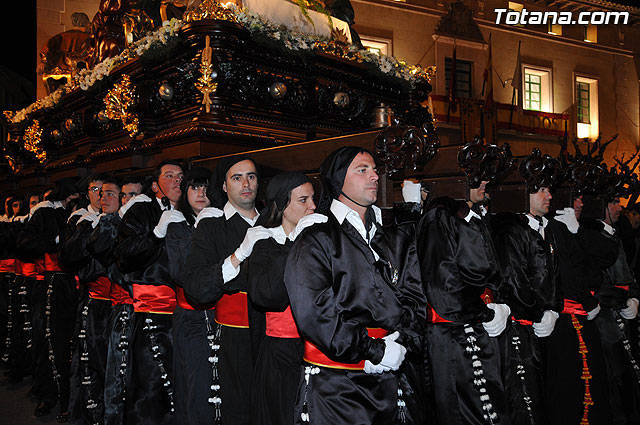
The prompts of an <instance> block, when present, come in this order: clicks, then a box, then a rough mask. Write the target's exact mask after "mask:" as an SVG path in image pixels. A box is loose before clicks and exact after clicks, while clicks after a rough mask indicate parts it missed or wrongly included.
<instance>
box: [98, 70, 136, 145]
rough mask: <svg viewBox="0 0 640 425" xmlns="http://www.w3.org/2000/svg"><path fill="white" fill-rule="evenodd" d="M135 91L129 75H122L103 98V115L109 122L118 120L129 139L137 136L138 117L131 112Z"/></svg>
mask: <svg viewBox="0 0 640 425" xmlns="http://www.w3.org/2000/svg"><path fill="white" fill-rule="evenodd" d="M135 90H136V87H135V86H134V85H133V84H131V78H130V77H129V75H127V74H123V75H122V78H121V79H120V81H119V82H118V83H116V84H115V85H114V86H113V88H112V89H111V90H109V91H108V92H107V95H106V96H105V97H104V106H105V115H106V116H107V118H109V119H110V120H120V122H122V126H123V127H124V129H125V130H126V131H128V132H129V136H130V137H134V136H135V135H136V134H138V124H139V123H140V120H139V119H138V116H137V115H136V114H135V113H133V112H132V111H131V109H132V107H133V105H134V104H135V100H134V99H135Z"/></svg>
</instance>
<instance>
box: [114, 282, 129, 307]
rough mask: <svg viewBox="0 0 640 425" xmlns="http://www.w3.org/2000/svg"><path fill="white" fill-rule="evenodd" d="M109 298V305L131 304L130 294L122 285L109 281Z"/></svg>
mask: <svg viewBox="0 0 640 425" xmlns="http://www.w3.org/2000/svg"><path fill="white" fill-rule="evenodd" d="M109 298H110V299H111V305H121V304H133V298H131V295H129V293H128V292H127V291H125V290H124V288H123V287H122V286H120V285H118V284H117V283H114V282H111V288H110V289H109Z"/></svg>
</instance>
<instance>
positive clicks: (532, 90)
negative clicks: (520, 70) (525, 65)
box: [524, 73, 542, 111]
mask: <svg viewBox="0 0 640 425" xmlns="http://www.w3.org/2000/svg"><path fill="white" fill-rule="evenodd" d="M541 80H542V78H541V77H540V76H539V75H535V74H530V73H527V74H525V75H524V107H525V109H532V110H534V111H540V110H541V109H540V98H541V97H542V96H541V93H542V82H541Z"/></svg>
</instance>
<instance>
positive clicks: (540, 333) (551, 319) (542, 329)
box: [533, 310, 560, 338]
mask: <svg viewBox="0 0 640 425" xmlns="http://www.w3.org/2000/svg"><path fill="white" fill-rule="evenodd" d="M558 317H560V315H559V314H558V313H556V312H555V311H552V310H545V311H544V314H543V315H542V320H540V321H539V322H538V323H534V324H533V333H535V334H536V336H537V337H538V338H544V337H547V336H549V335H551V332H553V328H554V327H555V326H556V320H558Z"/></svg>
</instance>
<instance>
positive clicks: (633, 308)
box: [620, 298, 638, 320]
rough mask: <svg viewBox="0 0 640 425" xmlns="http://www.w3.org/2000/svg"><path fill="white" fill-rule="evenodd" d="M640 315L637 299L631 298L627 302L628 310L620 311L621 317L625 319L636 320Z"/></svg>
mask: <svg viewBox="0 0 640 425" xmlns="http://www.w3.org/2000/svg"><path fill="white" fill-rule="evenodd" d="M637 315H638V299H637V298H629V299H628V300H627V308H623V309H622V310H620V316H622V317H623V318H624V319H627V320H631V319H635V318H636V316H637Z"/></svg>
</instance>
